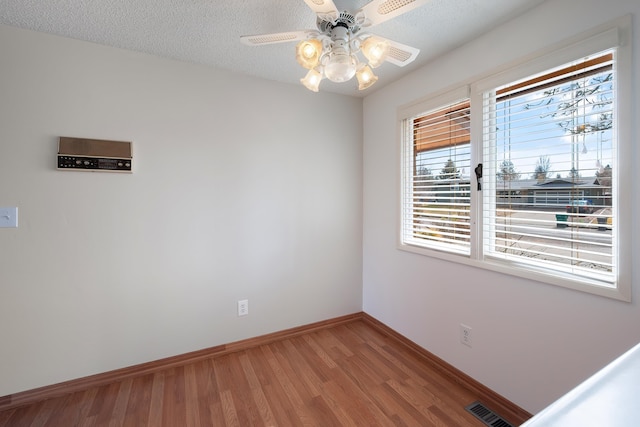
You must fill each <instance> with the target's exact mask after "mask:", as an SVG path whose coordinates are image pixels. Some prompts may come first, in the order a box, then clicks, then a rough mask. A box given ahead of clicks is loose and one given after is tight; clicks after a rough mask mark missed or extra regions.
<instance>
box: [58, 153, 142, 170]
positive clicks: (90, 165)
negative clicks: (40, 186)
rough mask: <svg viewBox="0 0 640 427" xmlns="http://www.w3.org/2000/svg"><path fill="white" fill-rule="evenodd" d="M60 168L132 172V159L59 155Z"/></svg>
mask: <svg viewBox="0 0 640 427" xmlns="http://www.w3.org/2000/svg"><path fill="white" fill-rule="evenodd" d="M58 169H75V170H96V171H114V172H131V161H125V160H123V159H111V158H104V157H85V156H62V155H58Z"/></svg>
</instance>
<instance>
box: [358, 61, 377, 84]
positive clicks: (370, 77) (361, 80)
mask: <svg viewBox="0 0 640 427" xmlns="http://www.w3.org/2000/svg"><path fill="white" fill-rule="evenodd" d="M356 77H357V78H358V89H359V90H365V89H366V88H368V87H370V86H372V85H373V84H374V83H375V82H377V81H378V76H376V75H375V74H373V71H372V70H371V67H369V66H368V65H363V66H361V67H360V68H359V69H358V72H357V73H356Z"/></svg>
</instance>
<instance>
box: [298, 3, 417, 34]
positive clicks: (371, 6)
mask: <svg viewBox="0 0 640 427" xmlns="http://www.w3.org/2000/svg"><path fill="white" fill-rule="evenodd" d="M305 1H306V0H305ZM428 1H429V0H371V1H370V2H369V3H367V4H366V5H364V6H363V7H362V9H360V10H359V11H358V12H363V13H364V16H365V22H364V23H363V24H362V26H363V27H370V26H372V25H378V24H380V23H382V22H384V21H388V20H389V19H392V18H395V17H396V16H400V15H402V14H403V13H407V12H409V11H410V10H413V9H416V8H418V7H420V6H422V5H424V4H426V3H427V2H428Z"/></svg>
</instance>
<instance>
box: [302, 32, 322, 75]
mask: <svg viewBox="0 0 640 427" xmlns="http://www.w3.org/2000/svg"><path fill="white" fill-rule="evenodd" d="M320 56H322V43H321V42H320V40H318V39H310V40H303V41H301V42H300V43H298V44H297V45H296V61H298V64H300V65H302V66H303V67H304V68H307V69H309V70H310V69H312V68H315V67H317V66H318V64H319V63H320Z"/></svg>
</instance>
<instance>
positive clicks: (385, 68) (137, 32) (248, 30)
mask: <svg viewBox="0 0 640 427" xmlns="http://www.w3.org/2000/svg"><path fill="white" fill-rule="evenodd" d="M542 1H543V0H431V1H429V2H428V3H427V4H426V5H424V6H422V7H420V8H418V9H415V10H413V11H410V12H408V13H406V14H404V15H402V16H400V17H397V18H395V19H392V20H390V21H387V22H384V23H382V24H379V25H377V26H374V27H372V28H370V29H368V30H367V32H370V33H373V34H377V35H380V36H383V37H386V38H389V39H391V40H394V41H397V42H400V43H403V44H406V45H409V46H413V47H417V48H419V49H420V51H421V52H420V54H419V55H418V57H417V59H416V60H415V61H414V62H413V63H412V64H409V65H407V66H405V67H397V66H395V65H393V64H391V63H388V62H385V63H384V64H382V65H381V66H380V67H379V68H376V69H375V70H374V72H375V73H376V74H377V75H378V77H379V80H378V82H377V83H376V84H375V85H374V86H372V87H371V88H370V89H367V90H365V91H358V90H357V81H356V79H355V78H353V79H352V80H351V81H349V82H346V83H333V82H330V81H328V80H327V79H325V80H323V81H322V83H321V85H320V91H325V92H334V93H340V94H345V95H352V96H366V94H367V93H371V92H372V91H373V90H376V88H380V87H382V86H384V85H385V84H388V83H390V82H392V81H394V80H396V79H398V78H400V77H401V76H403V75H405V74H406V73H408V72H410V71H412V70H415V69H416V68H418V67H419V66H421V65H423V64H425V63H426V62H428V61H429V60H432V59H433V58H435V57H437V56H439V55H441V54H443V53H444V52H446V51H448V50H451V49H453V48H455V47H457V46H460V45H462V44H464V43H466V42H468V41H470V40H472V39H473V38H475V37H477V36H478V35H480V34H482V33H484V32H486V31H489V30H490V29H491V28H493V27H495V26H496V25H498V24H500V23H502V22H505V21H507V20H509V19H511V18H513V17H514V16H516V15H518V14H521V13H523V12H524V11H526V10H528V9H530V8H531V7H533V6H536V5H537V4H539V3H542ZM334 3H335V4H336V6H337V8H338V9H340V10H348V11H352V12H353V11H356V10H358V9H359V8H361V7H362V6H363V5H365V4H366V3H368V0H334ZM0 23H2V24H6V25H11V26H15V27H22V28H28V29H32V30H35V31H40V32H45V33H51V34H57V35H61V36H65V37H70V38H74V39H79V40H86V41H90V42H95V43H99V44H103V45H108V46H115V47H119V48H124V49H129V50H133V51H139V52H145V53H150V54H154V55H158V56H162V57H167V58H173V59H177V60H182V61H188V62H193V63H198V64H204V65H208V66H212V67H217V68H222V69H226V70H230V71H233V72H237V73H242V74H247V75H252V76H257V77H262V78H265V79H269V80H275V81H280V82H284V83H291V84H299V80H300V78H302V77H304V76H305V74H306V71H307V70H305V69H303V68H302V67H301V66H299V65H298V63H297V62H296V60H295V49H294V48H295V42H291V43H281V44H274V45H265V46H245V45H243V44H241V43H240V36H241V35H250V34H263V33H275V32H283V31H292V30H302V29H315V28H316V27H315V14H314V13H313V12H312V11H311V10H310V9H309V8H308V7H307V5H306V4H305V3H304V1H303V0H288V1H275V0H228V1H220V0H0Z"/></svg>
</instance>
